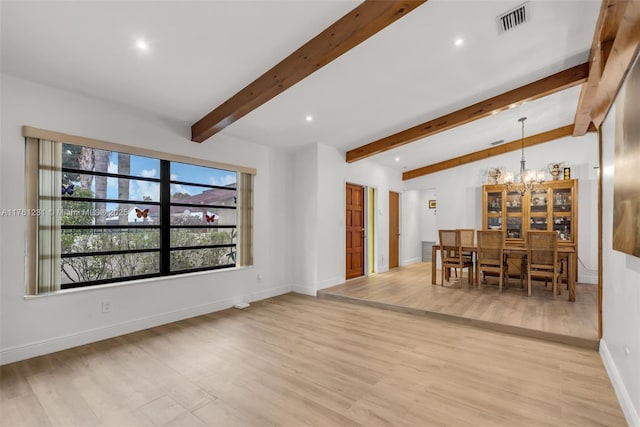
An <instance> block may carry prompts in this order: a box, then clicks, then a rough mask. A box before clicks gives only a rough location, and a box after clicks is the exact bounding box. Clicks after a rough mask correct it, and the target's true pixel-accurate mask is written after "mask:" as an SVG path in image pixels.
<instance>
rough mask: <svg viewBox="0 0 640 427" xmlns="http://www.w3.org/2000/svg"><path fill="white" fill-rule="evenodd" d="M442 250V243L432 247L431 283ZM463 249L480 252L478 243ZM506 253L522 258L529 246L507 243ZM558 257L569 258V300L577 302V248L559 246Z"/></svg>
mask: <svg viewBox="0 0 640 427" xmlns="http://www.w3.org/2000/svg"><path fill="white" fill-rule="evenodd" d="M439 250H440V245H433V246H432V248H431V284H432V285H435V284H436V259H437V258H436V254H437V253H438V251H439ZM462 251H464V252H471V253H474V254H476V253H477V252H478V247H477V246H476V245H473V246H462ZM504 252H505V254H507V257H509V255H513V256H517V257H519V258H522V257H523V256H526V255H527V247H526V246H524V245H507V246H505V248H504ZM558 257H560V258H563V259H566V260H567V285H568V287H569V301H571V302H575V300H576V276H577V274H576V273H577V271H576V268H577V260H576V250H575V247H573V246H558Z"/></svg>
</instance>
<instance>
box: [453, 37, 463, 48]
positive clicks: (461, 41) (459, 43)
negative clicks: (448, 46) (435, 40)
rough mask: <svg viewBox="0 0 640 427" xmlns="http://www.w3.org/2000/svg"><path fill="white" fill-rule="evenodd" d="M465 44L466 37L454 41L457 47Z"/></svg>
mask: <svg viewBox="0 0 640 427" xmlns="http://www.w3.org/2000/svg"><path fill="white" fill-rule="evenodd" d="M463 44H464V39H463V38H457V39H456V40H455V41H454V42H453V45H454V46H456V47H460V46H462V45H463Z"/></svg>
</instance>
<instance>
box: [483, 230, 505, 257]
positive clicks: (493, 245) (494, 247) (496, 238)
mask: <svg viewBox="0 0 640 427" xmlns="http://www.w3.org/2000/svg"><path fill="white" fill-rule="evenodd" d="M503 250H504V233H503V232H502V231H498V230H488V231H487V230H485V231H482V230H478V264H482V263H487V262H491V263H497V264H500V262H501V260H502V254H503Z"/></svg>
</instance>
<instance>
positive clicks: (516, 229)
mask: <svg viewBox="0 0 640 427" xmlns="http://www.w3.org/2000/svg"><path fill="white" fill-rule="evenodd" d="M522 238H523V236H522V216H521V215H520V216H507V239H522Z"/></svg>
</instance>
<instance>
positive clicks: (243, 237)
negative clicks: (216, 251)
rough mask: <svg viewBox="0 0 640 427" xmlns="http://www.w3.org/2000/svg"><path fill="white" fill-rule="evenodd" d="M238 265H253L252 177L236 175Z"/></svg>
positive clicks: (241, 174)
mask: <svg viewBox="0 0 640 427" xmlns="http://www.w3.org/2000/svg"><path fill="white" fill-rule="evenodd" d="M237 209H238V227H237V228H238V241H237V242H236V246H237V262H238V265H253V244H252V242H253V175H252V174H248V173H238V204H237Z"/></svg>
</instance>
